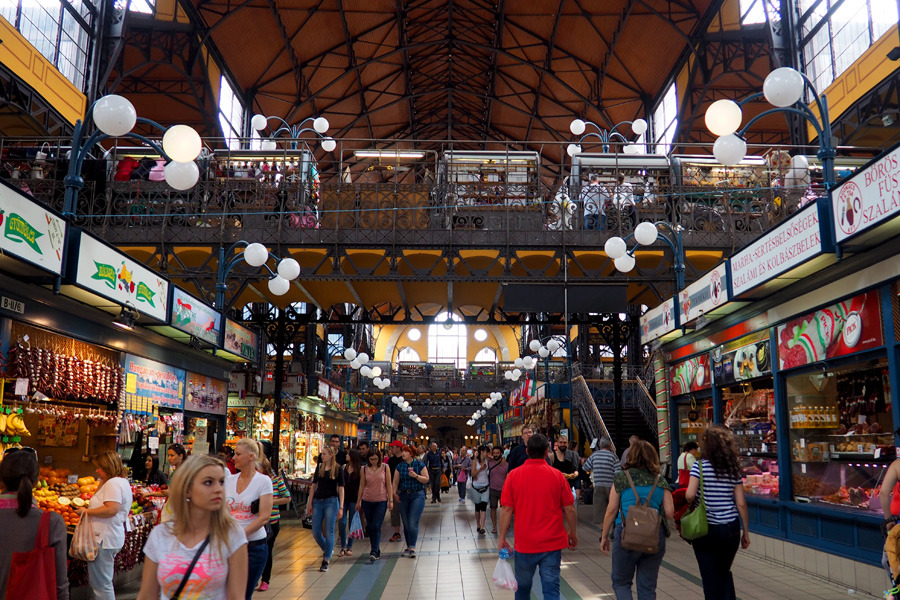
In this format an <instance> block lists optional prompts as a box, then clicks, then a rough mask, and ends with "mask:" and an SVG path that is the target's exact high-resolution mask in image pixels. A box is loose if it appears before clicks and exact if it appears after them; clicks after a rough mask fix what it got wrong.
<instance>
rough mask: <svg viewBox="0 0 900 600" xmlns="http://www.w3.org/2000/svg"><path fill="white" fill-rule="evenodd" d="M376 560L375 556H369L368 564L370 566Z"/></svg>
mask: <svg viewBox="0 0 900 600" xmlns="http://www.w3.org/2000/svg"><path fill="white" fill-rule="evenodd" d="M376 560H378V557H377V556H375V555H374V554H370V555H369V564H370V565H371V564H372V563H374V562H375V561H376Z"/></svg>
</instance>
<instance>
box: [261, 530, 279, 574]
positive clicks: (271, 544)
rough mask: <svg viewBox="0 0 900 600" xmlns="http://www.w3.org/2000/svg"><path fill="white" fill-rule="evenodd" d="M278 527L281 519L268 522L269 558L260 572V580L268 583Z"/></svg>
mask: <svg viewBox="0 0 900 600" xmlns="http://www.w3.org/2000/svg"><path fill="white" fill-rule="evenodd" d="M279 529H281V521H275V522H274V523H269V537H268V538H267V539H266V542H267V543H268V545H269V559H268V560H267V561H266V566H265V568H264V569H263V574H262V581H263V582H265V583H269V579H270V578H271V577H272V552H273V550H274V549H275V538H277V537H278V530H279Z"/></svg>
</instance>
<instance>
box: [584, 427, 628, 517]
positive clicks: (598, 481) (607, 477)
mask: <svg viewBox="0 0 900 600" xmlns="http://www.w3.org/2000/svg"><path fill="white" fill-rule="evenodd" d="M585 470H587V471H588V472H589V473H590V474H591V484H592V485H593V486H594V504H593V522H594V523H596V524H599V525H602V524H603V517H604V516H605V515H606V507H607V506H609V493H610V490H611V488H612V486H613V477H614V476H615V474H616V473H617V472H618V471H620V470H621V469H620V467H619V460H618V458H616V454H615V452H613V451H612V440H610V439H609V438H608V437H605V436H604V437H602V438H600V440H599V441H598V442H597V447H596V448H595V449H594V451H593V452H592V453H591V455H590V456H589V457H588V459H587V461H586V462H585Z"/></svg>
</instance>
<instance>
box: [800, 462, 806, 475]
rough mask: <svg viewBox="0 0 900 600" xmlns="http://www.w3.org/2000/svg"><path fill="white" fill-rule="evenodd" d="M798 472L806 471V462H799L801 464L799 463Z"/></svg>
mask: <svg viewBox="0 0 900 600" xmlns="http://www.w3.org/2000/svg"><path fill="white" fill-rule="evenodd" d="M800 472H801V473H806V463H801V464H800Z"/></svg>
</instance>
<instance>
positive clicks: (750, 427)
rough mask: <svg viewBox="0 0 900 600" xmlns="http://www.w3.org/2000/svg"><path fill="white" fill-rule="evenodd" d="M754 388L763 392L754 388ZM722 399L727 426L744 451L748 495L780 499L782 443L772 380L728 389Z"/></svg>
mask: <svg viewBox="0 0 900 600" xmlns="http://www.w3.org/2000/svg"><path fill="white" fill-rule="evenodd" d="M753 386H757V387H759V389H753ZM722 398H723V401H724V403H725V405H724V406H725V425H726V426H727V427H728V428H729V429H731V431H733V432H734V434H735V436H736V437H737V441H738V446H739V447H740V451H741V461H742V465H743V467H744V490H745V492H746V493H748V494H751V495H754V496H763V497H767V498H772V499H775V498H777V497H778V489H779V486H778V461H777V458H778V454H777V452H778V443H777V439H776V429H775V390H774V389H772V379H771V378H766V379H762V380H759V381H756V382H754V383H753V384H752V385H751V384H749V383H745V384H743V385H740V386H735V387H731V388H725V389H724V390H723V394H722Z"/></svg>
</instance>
